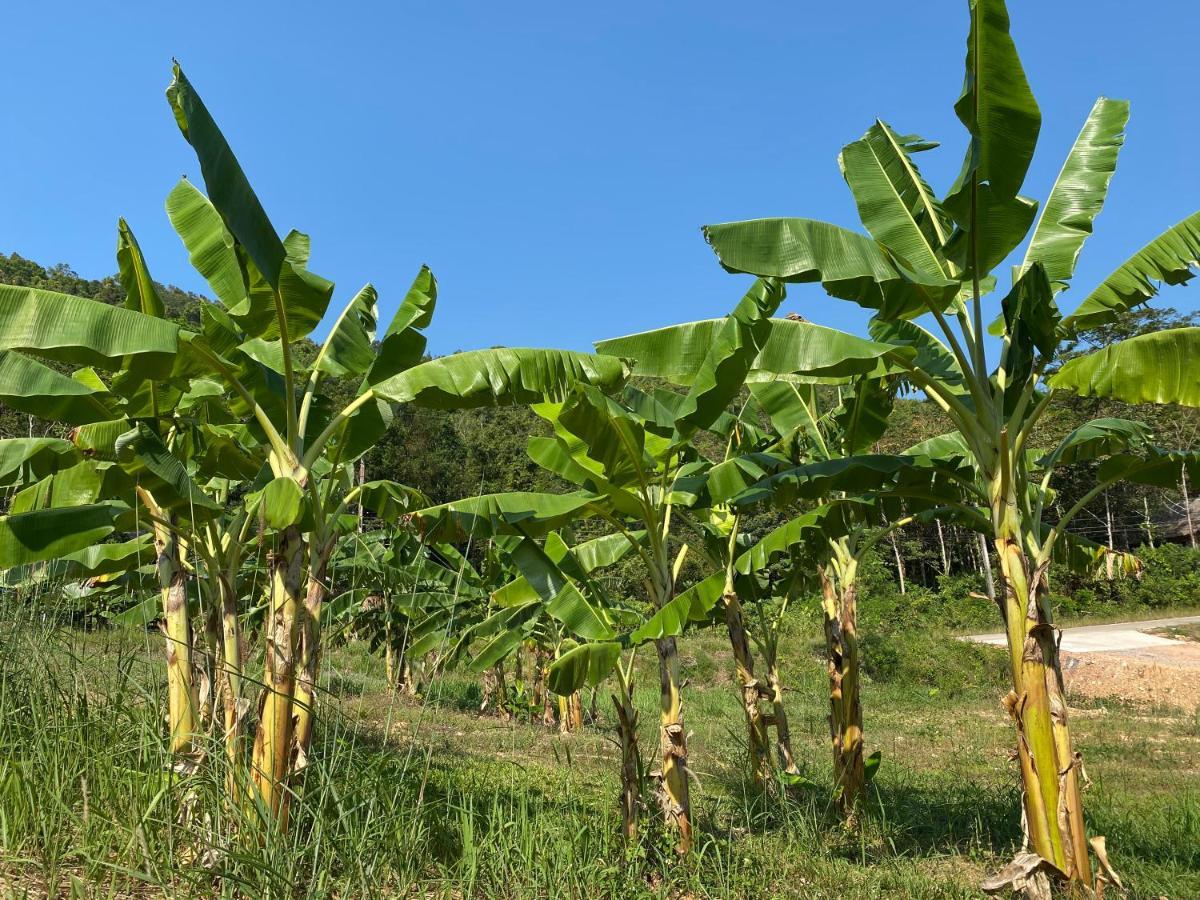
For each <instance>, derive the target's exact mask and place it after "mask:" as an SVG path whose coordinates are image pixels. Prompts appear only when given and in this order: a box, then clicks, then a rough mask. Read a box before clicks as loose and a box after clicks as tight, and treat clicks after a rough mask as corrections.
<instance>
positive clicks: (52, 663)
mask: <svg viewBox="0 0 1200 900" xmlns="http://www.w3.org/2000/svg"><path fill="white" fill-rule="evenodd" d="M10 619H11V617H10ZM810 624H811V623H803V622H800V621H798V622H797V623H796V625H795V633H794V634H792V635H789V636H788V638H787V639H786V642H785V648H784V649H785V659H787V660H789V661H791V663H792V665H791V666H790V667H789V670H788V672H787V677H788V679H789V683H790V685H791V693H790V695H789V704H790V710H791V717H792V728H793V740H794V744H795V749H796V752H797V755H798V757H799V760H800V764H801V766H802V767H803V769H804V770H805V774H806V775H807V777H808V778H809V780H810V781H811V782H812V786H811V787H808V788H806V789H803V790H801V791H799V792H798V793H797V794H796V795H794V796H792V797H790V798H782V799H772V798H769V797H763V796H761V795H760V794H759V793H758V792H756V791H755V790H754V789H753V788H752V787H751V786H750V785H749V784H747V782H746V781H745V780H744V778H743V775H742V769H743V765H742V760H743V754H744V749H743V746H742V740H741V713H740V707H739V705H738V701H737V697H736V696H735V695H734V692H733V689H732V686H731V684H730V674H729V670H730V666H729V660H728V654H727V652H726V650H725V647H724V645H723V642H722V640H721V637H720V635H716V634H705V635H699V636H695V637H690V638H688V639H686V640H685V641H684V642H683V643H682V646H681V652H682V654H683V657H684V661H685V665H686V669H687V674H688V677H689V684H688V686H687V688H686V701H685V704H686V705H685V717H686V721H687V726H688V728H689V730H690V731H691V732H692V734H691V738H690V749H691V755H692V765H693V768H694V770H695V773H696V776H697V781H696V783H695V785H694V794H693V803H694V805H695V808H696V813H697V815H698V819H699V827H700V834H699V840H698V844H697V850H696V853H695V854H694V856H693V858H691V859H689V860H687V861H684V862H679V861H676V860H674V859H673V858H672V857H671V854H670V853H669V852H666V850H665V846H663V845H662V844H661V842H660V843H657V844H656V843H655V842H653V841H652V842H650V845H649V846H648V847H647V848H644V849H642V850H639V851H637V852H629V851H626V850H625V849H624V848H623V847H622V846H621V843H620V841H619V840H618V837H617V822H618V815H617V809H616V790H617V785H616V771H617V748H616V746H615V744H614V743H613V740H612V735H611V725H612V715H611V711H610V707H609V706H608V703H607V699H606V698H603V699H602V702H601V704H600V711H601V720H600V722H599V723H598V724H597V725H596V726H594V727H593V726H589V727H587V728H585V730H584V731H583V732H582V733H579V734H575V735H569V736H560V735H558V734H556V733H551V732H549V731H547V730H546V729H544V728H543V727H541V726H539V725H534V724H530V723H526V722H518V721H510V722H501V721H500V720H498V719H495V718H487V717H480V716H478V715H477V714H476V713H475V707H476V706H477V705H478V700H479V688H478V685H477V683H476V682H475V681H474V680H473V679H471V678H469V677H466V676H461V675H455V674H451V675H448V676H445V677H443V678H440V679H438V680H436V681H435V682H434V683H433V684H432V685H430V686H429V689H428V690H427V693H426V696H425V698H424V700H423V702H420V703H418V702H416V701H413V700H409V699H406V698H399V697H395V696H393V695H392V694H391V693H390V692H388V691H386V690H385V688H384V684H383V677H382V676H383V673H382V664H381V663H380V662H379V661H378V660H377V659H375V658H373V657H371V656H370V655H369V654H368V653H367V652H366V651H365V648H363V647H362V646H361V645H350V646H348V647H343V648H339V649H337V650H335V651H333V652H332V653H330V654H329V656H328V660H327V665H326V666H325V671H324V676H325V677H324V681H325V683H326V687H327V691H328V693H327V694H326V701H327V702H326V706H325V710H324V712H325V717H324V719H323V722H322V726H323V727H322V728H321V732H320V739H319V743H318V746H317V748H316V751H315V753H314V754H313V761H312V764H311V765H310V767H309V769H308V770H307V775H306V778H305V781H304V784H303V786H302V789H301V792H300V796H299V797H298V801H297V808H296V814H295V822H296V827H295V828H293V829H292V831H291V833H290V834H289V835H288V836H286V837H279V836H273V835H268V836H267V837H266V838H265V839H258V840H256V839H250V838H249V837H242V838H239V837H238V836H237V835H238V834H239V828H238V825H239V818H238V816H239V814H238V813H237V812H235V811H231V810H229V809H227V808H226V807H224V805H223V804H222V803H221V801H220V796H221V783H222V779H223V774H222V773H221V771H220V766H219V765H218V764H216V763H215V762H214V763H213V764H211V765H207V766H205V767H203V768H202V769H201V771H200V773H199V774H197V775H195V776H191V777H181V776H177V775H173V774H171V773H170V772H168V771H167V770H166V768H165V766H164V762H165V760H164V758H163V753H162V747H163V744H164V735H163V723H162V720H161V710H162V706H163V704H162V697H161V687H160V681H161V674H162V673H161V668H162V666H161V662H160V659H159V649H160V648H159V639H158V638H157V636H155V635H148V634H144V633H142V632H135V631H114V630H106V631H99V632H91V633H84V632H81V631H78V630H64V629H52V628H48V627H45V626H42V625H39V624H38V623H36V622H20V623H14V622H12V621H11V620H9V621H4V622H0V892H4V893H7V894H8V895H13V896H46V895H48V894H49V895H59V896H73V895H74V896H97V897H107V896H128V895H133V896H143V895H145V896H151V895H158V894H160V893H167V894H170V895H174V896H196V897H208V896H253V897H262V896H279V897H282V896H330V897H359V896H381V895H382V896H400V895H405V894H413V893H415V894H417V895H420V896H449V897H466V896H487V897H510V896H511V897H517V896H521V897H525V896H537V897H551V896H581V895H587V896H588V897H594V898H599V897H610V896H611V897H617V896H620V897H631V896H664V897H665V896H687V897H692V896H696V897H710V896H711V897H734V896H737V897H777V896H799V897H829V898H857V897H863V898H866V897H947V898H950V897H974V896H978V895H979V893H978V890H977V888H976V885H977V884H978V883H979V881H980V879H981V878H982V877H983V875H984V874H985V873H987V872H990V871H994V870H995V869H996V868H998V867H999V866H1000V865H1001V864H1003V863H1004V862H1005V861H1006V860H1007V859H1008V858H1009V857H1010V856H1011V855H1012V853H1013V852H1014V850H1015V849H1016V848H1017V847H1018V845H1019V843H1020V811H1019V802H1018V793H1017V791H1018V780H1017V774H1016V770H1015V768H1014V765H1013V763H1012V762H1010V760H1009V750H1010V747H1011V746H1012V732H1011V728H1010V726H1009V724H1008V722H1007V721H1006V717H1005V715H1004V713H1003V712H1002V710H1001V708H1000V704H999V698H1000V695H1001V693H1002V692H1003V691H1002V688H1001V687H1000V686H999V684H1000V682H999V680H998V679H993V678H988V677H985V678H978V677H976V676H975V675H973V674H972V672H975V670H974V669H972V668H971V666H970V665H968V662H967V661H966V660H967V658H966V657H961V656H956V657H954V659H955V660H956V662H955V665H957V666H960V668H956V669H954V673H955V674H953V676H952V679H951V680H943V681H940V682H939V680H938V679H937V678H936V677H935V676H929V677H928V678H927V679H926V680H925V682H924V683H921V684H920V685H914V684H911V683H908V684H905V683H902V682H895V681H893V682H881V681H878V680H877V681H875V682H872V683H869V684H867V685H866V687H865V690H864V704H865V709H866V726H867V742H868V751H871V750H875V749H879V750H882V751H883V764H882V766H881V768H880V771H879V774H878V777H877V778H876V780H875V781H874V783H873V785H872V792H871V800H870V805H869V809H868V812H867V815H866V817H865V822H864V827H863V829H862V830H861V832H858V833H848V832H846V831H845V830H844V829H842V827H841V826H840V825H839V824H838V823H837V820H836V818H835V817H834V815H833V814H832V811H831V809H830V802H829V800H830V794H829V760H828V755H829V754H828V751H827V749H826V744H827V737H826V733H825V721H824V715H825V710H824V703H823V701H822V690H823V676H822V672H821V668H820V665H819V663H818V661H817V660H816V658H815V657H814V656H813V655H812V647H813V632H811V631H810V629H809V627H808V626H809V625H810ZM953 643H955V644H957V643H958V642H953ZM937 652H938V651H937V650H936V648H935V649H930V650H928V651H926V653H927V655H929V654H932V655H933V658H932V659H930V660H929V663H928V666H929V667H930V668H931V669H933V670H936V669H937V665H938V661H939V657H937V656H936V654H937ZM951 652H952V653H954V654H961V653H969V654H983V656H982V657H978V658H982V659H983V660H984V661H985V662H988V663H995V664H996V665H997V666H1002V663H1001V662H1000V660H999V659H998V657H997V656H996V655H991V656H988V654H991V652H992V651H990V650H988V649H987V648H974V647H972V648H969V649H968V650H965V651H960V650H957V649H956V650H954V651H951ZM902 655H903V654H901V656H902ZM649 656H650V655H649V654H646V658H645V659H643V660H642V665H643V666H644V667H645V668H644V669H643V670H642V674H641V676H640V684H639V690H638V701H639V706H640V708H641V710H642V741H643V750H644V752H645V753H646V754H647V755H649V754H650V753H651V752H652V751H653V749H654V745H655V743H656V740H657V735H656V714H655V703H656V699H657V688H656V679H655V678H654V676H653V674H652V672H651V670H650V669H649V666H650V664H651V660H650V658H649ZM970 659H977V657H975V656H972V657H970ZM912 665H915V663H911V662H909V663H906V664H905V665H904V666H901V667H900V668H899V670H898V671H900V672H902V673H903V672H908V671H910V670H911V667H912ZM963 673H965V674H963ZM889 677H890V676H889ZM1073 723H1074V726H1075V731H1076V735H1077V743H1078V746H1079V748H1080V749H1082V750H1083V752H1084V754H1085V758H1086V765H1087V774H1088V775H1089V776H1090V778H1091V782H1092V783H1091V786H1090V788H1089V790H1088V792H1087V796H1086V803H1087V808H1088V814H1089V820H1090V824H1091V827H1092V828H1093V830H1094V831H1095V833H1100V834H1105V835H1107V838H1108V845H1109V848H1110V855H1111V859H1112V862H1113V864H1114V865H1115V866H1116V867H1117V869H1118V871H1119V872H1120V873H1121V874H1122V876H1123V877H1124V878H1125V879H1126V881H1127V883H1128V885H1129V886H1130V887H1131V888H1132V895H1133V896H1137V897H1158V896H1163V895H1165V896H1169V897H1192V896H1200V771H1198V769H1197V766H1198V761H1200V723H1197V722H1196V721H1194V720H1191V719H1185V718H1183V717H1181V716H1180V715H1179V714H1178V713H1177V711H1175V710H1171V709H1152V710H1147V709H1137V708H1133V707H1129V706H1120V705H1113V704H1107V703H1097V702H1094V701H1089V703H1088V704H1087V705H1086V706H1083V707H1082V708H1077V709H1075V710H1074V711H1073ZM181 808H182V809H184V810H186V811H185V812H184V813H182V814H181V812H180V810H181ZM247 832H248V829H244V828H243V829H240V833H241V834H243V835H246V834H247Z"/></svg>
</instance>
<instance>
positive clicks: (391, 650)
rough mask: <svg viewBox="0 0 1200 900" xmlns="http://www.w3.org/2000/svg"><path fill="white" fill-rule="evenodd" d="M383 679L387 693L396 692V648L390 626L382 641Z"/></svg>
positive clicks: (389, 625) (389, 624)
mask: <svg viewBox="0 0 1200 900" xmlns="http://www.w3.org/2000/svg"><path fill="white" fill-rule="evenodd" d="M383 665H384V670H383V678H384V682H385V683H386V684H387V689H388V693H389V694H390V693H392V691H394V690H396V686H397V681H396V646H395V644H394V643H392V625H391V623H390V622H389V623H388V625H387V633H386V635H385V636H384V641H383Z"/></svg>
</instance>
